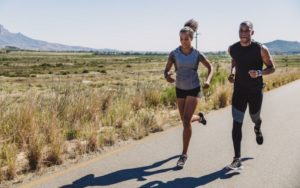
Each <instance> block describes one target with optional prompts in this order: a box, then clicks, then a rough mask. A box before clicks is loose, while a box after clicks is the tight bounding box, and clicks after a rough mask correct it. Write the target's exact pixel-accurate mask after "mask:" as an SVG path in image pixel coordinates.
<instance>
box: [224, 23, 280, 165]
mask: <svg viewBox="0 0 300 188" xmlns="http://www.w3.org/2000/svg"><path fill="white" fill-rule="evenodd" d="M253 34H254V30H253V24H252V23H251V22H250V21H245V22H242V23H241V24H240V27H239V37H240V41H239V42H237V43H235V44H233V45H231V46H230V47H229V49H228V52H229V54H230V56H231V58H232V60H231V74H230V75H229V77H228V80H229V81H230V82H231V83H234V91H233V96H232V116H233V129H232V140H233V147H234V158H233V162H232V163H231V164H230V165H229V166H228V168H230V169H233V170H238V169H242V168H243V166H242V162H241V159H240V157H241V140H242V124H243V120H244V114H245V111H246V108H247V105H249V112H250V117H251V120H252V122H253V123H254V132H255V135H256V142H257V144H259V145H262V144H263V141H264V139H263V134H262V131H261V123H262V120H261V117H260V111H261V106H262V100H263V91H262V90H263V86H264V84H263V76H264V75H268V74H271V73H273V72H274V71H275V66H274V63H273V60H272V57H271V55H270V53H269V51H268V48H267V47H266V46H265V45H262V44H260V43H258V42H256V41H254V40H252V35H253ZM264 64H265V66H266V68H265V69H263V65H264ZM234 72H235V73H234Z"/></svg>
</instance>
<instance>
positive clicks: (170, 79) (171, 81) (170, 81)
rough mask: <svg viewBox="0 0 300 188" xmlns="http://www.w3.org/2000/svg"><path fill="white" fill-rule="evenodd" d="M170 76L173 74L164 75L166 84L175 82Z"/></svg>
mask: <svg viewBox="0 0 300 188" xmlns="http://www.w3.org/2000/svg"><path fill="white" fill-rule="evenodd" d="M171 75H173V73H171V72H168V73H166V76H165V78H166V80H167V82H169V83H174V82H175V79H174V78H172V77H171Z"/></svg>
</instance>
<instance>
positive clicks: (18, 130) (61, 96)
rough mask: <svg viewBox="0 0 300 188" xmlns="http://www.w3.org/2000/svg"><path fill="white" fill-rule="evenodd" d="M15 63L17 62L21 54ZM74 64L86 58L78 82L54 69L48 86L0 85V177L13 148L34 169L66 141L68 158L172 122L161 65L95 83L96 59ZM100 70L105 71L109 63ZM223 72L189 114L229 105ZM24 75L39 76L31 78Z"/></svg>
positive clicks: (274, 82)
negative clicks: (16, 87) (86, 67)
mask: <svg viewBox="0 0 300 188" xmlns="http://www.w3.org/2000/svg"><path fill="white" fill-rule="evenodd" d="M47 60H49V61H52V59H47ZM5 61H6V60H5ZM17 61H22V58H18V59H17ZM40 61H41V63H43V61H42V60H40ZM65 61H67V60H65ZM68 61H72V60H68ZM93 61H95V60H93ZM103 61H104V60H103ZM105 61H106V60H105ZM129 61H134V62H135V63H136V64H134V66H132V65H131V66H128V67H127V69H126V71H131V70H130V69H132V67H137V66H138V63H140V62H138V58H137V59H132V58H131V59H126V64H127V63H129ZM22 62H23V61H22ZM78 62H80V63H82V64H85V63H86V64H88V65H89V64H90V65H89V73H88V74H84V75H80V76H81V77H80V76H78V77H70V78H71V79H74V80H76V79H78V80H79V81H78V80H76V81H74V80H73V81H72V82H71V81H70V80H67V79H66V77H67V76H69V75H59V76H62V77H59V78H58V79H57V78H56V77H55V76H50V78H51V79H53V80H52V82H50V83H51V84H49V85H47V86H43V87H38V85H39V84H40V83H34V82H33V83H31V82H29V81H28V80H25V81H24V80H20V79H19V80H18V81H19V82H25V83H26V81H27V82H28V83H27V84H28V85H30V86H28V85H27V86H26V87H24V88H22V92H21V94H20V95H17V94H16V95H13V94H14V92H15V90H14V89H12V90H9V92H7V91H8V89H7V88H9V87H8V85H5V87H4V86H1V88H0V89H1V90H0V92H3V91H5V92H4V94H2V93H0V148H1V150H0V154H1V155H0V169H1V170H0V181H1V180H7V179H13V178H14V177H16V175H17V170H16V169H17V167H16V158H17V156H18V154H19V153H21V152H26V157H27V160H28V169H29V170H31V171H35V170H39V169H41V168H43V167H47V166H51V165H58V164H61V163H63V162H64V160H65V159H66V158H67V157H68V153H67V151H68V150H67V149H66V147H67V148H68V146H70V145H72V144H74V145H75V146H74V152H73V154H72V157H74V156H76V155H81V154H84V153H89V152H97V151H99V150H101V149H103V148H104V147H109V146H112V145H114V144H116V143H117V142H120V141H122V140H129V139H134V140H139V139H142V138H144V137H145V136H147V135H149V134H151V133H155V132H158V131H163V130H164V128H165V127H164V126H165V124H168V123H169V122H171V121H173V119H174V117H172V116H170V115H169V114H170V110H172V111H174V110H176V92H175V88H174V86H170V85H169V84H167V83H166V82H165V80H163V78H162V74H161V70H159V71H158V72H159V73H158V75H152V73H151V74H149V73H147V72H146V73H143V74H144V75H143V74H140V73H138V79H137V80H134V79H132V77H134V78H136V74H135V75H133V76H132V77H130V76H131V74H134V73H131V72H130V73H128V75H126V76H124V77H123V75H122V74H125V73H122V74H119V73H118V72H117V71H116V72H113V73H114V74H112V75H114V76H109V75H110V74H101V76H104V78H103V77H101V78H103V79H104V81H103V80H100V81H99V80H97V79H95V78H94V76H90V74H92V67H90V66H92V65H93V66H97V69H98V66H100V65H97V63H96V62H93V63H92V62H85V63H84V62H81V61H78ZM150 62H151V61H150ZM46 63H49V65H50V66H49V65H46V64H45V65H43V66H47V67H50V68H51V70H52V69H53V71H55V68H63V67H65V66H66V62H64V63H63V64H61V63H57V62H55V64H53V63H54V62H52V64H51V62H46ZM56 64H57V65H58V66H56ZM126 64H125V65H126ZM52 65H54V66H52ZM101 66H103V65H102V64H101ZM105 66H106V65H105ZM35 68H36V67H35ZM81 68H82V67H81ZM90 68H91V69H90ZM105 68H106V69H105V70H106V71H107V72H108V73H111V71H112V69H110V68H109V67H108V68H107V67H105ZM148 68H152V67H150V66H149V67H148ZM68 71H69V72H72V71H73V70H68ZM77 71H78V70H77ZM155 71H156V70H153V72H155ZM47 73H48V71H47ZM96 74H100V73H95V75H96ZM115 74H116V75H115ZM227 75H228V74H227V71H226V69H224V68H222V67H221V66H219V68H218V69H217V71H216V73H215V75H214V77H213V80H212V82H211V87H210V88H209V89H208V90H205V91H204V90H203V91H202V92H203V97H202V98H201V99H199V103H198V106H197V112H198V111H206V112H208V111H210V110H215V109H219V108H223V107H225V106H227V105H229V104H230V103H231V94H232V85H231V84H228V82H227ZM120 77H122V78H124V79H127V78H126V77H128V80H125V81H123V82H122V81H118V82H116V81H115V80H116V78H120ZM149 77H151V79H149ZM200 77H201V80H204V77H205V73H204V72H201V74H200ZM299 78H300V73H299V72H297V71H295V72H292V73H291V72H289V73H286V74H285V73H283V72H280V74H276V75H274V76H272V75H271V76H269V77H267V78H266V79H265V82H266V88H265V90H270V89H272V88H274V87H279V86H280V85H282V84H285V83H288V82H290V81H293V80H295V79H299ZM28 79H34V80H35V79H41V78H39V76H37V77H35V78H28ZM48 79H49V78H48ZM54 79H56V80H54ZM81 79H82V80H83V79H89V80H93V79H94V80H93V81H94V83H92V84H84V83H83V82H82V80H81ZM149 80H151V81H149ZM56 81H57V83H56ZM106 82H107V84H106ZM87 83H88V82H87ZM31 85H32V86H36V87H31ZM98 86H99V87H98ZM102 86H103V87H102ZM105 86H106V87H105ZM6 87H7V88H6ZM28 87H29V88H30V89H28ZM41 88H42V89H41ZM27 89H28V91H27ZM70 155H71V154H70Z"/></svg>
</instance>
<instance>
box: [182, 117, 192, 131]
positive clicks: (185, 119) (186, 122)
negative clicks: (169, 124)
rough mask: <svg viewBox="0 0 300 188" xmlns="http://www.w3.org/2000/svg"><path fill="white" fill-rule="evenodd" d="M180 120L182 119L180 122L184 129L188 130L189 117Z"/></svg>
mask: <svg viewBox="0 0 300 188" xmlns="http://www.w3.org/2000/svg"><path fill="white" fill-rule="evenodd" d="M182 119H183V120H182V122H183V126H184V128H189V127H191V117H188V116H183V118H182Z"/></svg>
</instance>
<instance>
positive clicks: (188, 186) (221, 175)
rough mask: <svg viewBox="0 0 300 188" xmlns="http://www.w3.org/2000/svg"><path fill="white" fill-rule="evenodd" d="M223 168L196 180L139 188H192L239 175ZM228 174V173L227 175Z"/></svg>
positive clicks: (177, 179)
mask: <svg viewBox="0 0 300 188" xmlns="http://www.w3.org/2000/svg"><path fill="white" fill-rule="evenodd" d="M250 159H253V158H242V161H246V160H250ZM230 171H231V170H229V169H227V168H226V167H224V168H223V169H221V170H219V171H216V172H213V173H211V174H207V175H204V176H201V177H198V178H195V177H185V178H176V179H175V180H172V181H168V182H166V183H164V182H162V181H152V182H149V183H147V184H145V185H142V186H141V187H140V188H152V187H153V188H154V187H155V188H176V187H180V188H181V187H184V188H194V187H198V186H202V185H206V184H208V183H211V182H213V181H215V180H217V179H223V180H224V179H229V178H231V177H233V176H236V175H239V174H240V173H239V172H237V171H231V172H230ZM229 172H230V173H229Z"/></svg>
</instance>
